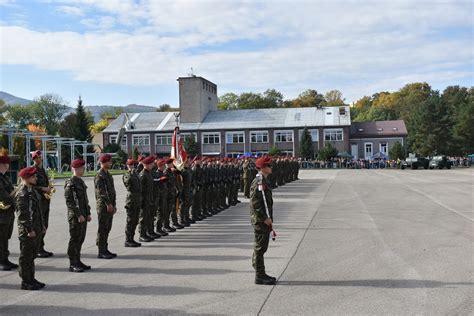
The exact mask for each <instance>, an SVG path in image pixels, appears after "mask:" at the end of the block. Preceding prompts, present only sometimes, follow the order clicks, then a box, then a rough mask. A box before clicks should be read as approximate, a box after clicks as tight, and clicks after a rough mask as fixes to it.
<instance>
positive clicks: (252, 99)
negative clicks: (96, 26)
mask: <svg viewBox="0 0 474 316" xmlns="http://www.w3.org/2000/svg"><path fill="white" fill-rule="evenodd" d="M263 104H265V102H264V99H263V97H262V96H261V95H260V94H258V93H253V92H244V93H242V94H241V95H240V97H239V109H258V108H261V107H262V105H263Z"/></svg>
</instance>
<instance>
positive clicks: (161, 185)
mask: <svg viewBox="0 0 474 316" xmlns="http://www.w3.org/2000/svg"><path fill="white" fill-rule="evenodd" d="M152 175H153V180H154V183H153V191H154V194H153V195H154V197H155V210H156V212H155V215H156V231H157V233H158V234H160V235H163V236H164V235H166V234H165V233H164V231H163V223H164V221H165V216H166V214H167V210H166V209H167V207H168V206H167V205H168V204H167V202H168V196H167V195H168V188H167V184H166V182H165V181H161V180H160V178H162V177H164V176H165V173H164V172H163V171H161V170H160V169H154V170H153V172H152Z"/></svg>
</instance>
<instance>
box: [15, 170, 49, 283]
mask: <svg viewBox="0 0 474 316" xmlns="http://www.w3.org/2000/svg"><path fill="white" fill-rule="evenodd" d="M36 171H37V169H36V168H34V167H29V168H24V169H22V170H20V172H19V174H18V175H19V176H20V177H21V180H22V183H21V185H20V187H19V188H18V190H17V191H16V195H15V200H16V211H17V214H18V238H19V239H20V259H19V264H20V268H19V273H20V277H21V279H22V282H21V289H23V290H40V289H42V288H43V287H44V286H45V284H44V283H42V282H39V281H38V280H36V279H35V258H36V257H37V255H38V250H39V247H40V242H41V236H42V235H43V234H44V233H45V232H46V226H45V225H44V221H43V220H44V217H43V214H42V212H41V201H40V199H41V197H40V195H39V193H38V191H36V189H34V186H35V185H36Z"/></svg>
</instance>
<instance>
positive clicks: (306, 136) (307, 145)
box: [300, 127, 314, 159]
mask: <svg viewBox="0 0 474 316" xmlns="http://www.w3.org/2000/svg"><path fill="white" fill-rule="evenodd" d="M300 156H301V158H304V159H313V157H314V150H313V139H312V138H311V134H310V132H309V130H308V128H307V127H305V128H304V130H303V135H302V137H301V144H300Z"/></svg>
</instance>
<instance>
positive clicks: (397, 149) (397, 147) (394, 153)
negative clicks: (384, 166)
mask: <svg viewBox="0 0 474 316" xmlns="http://www.w3.org/2000/svg"><path fill="white" fill-rule="evenodd" d="M388 155H389V157H390V159H392V160H397V159H400V160H402V159H405V150H404V149H403V146H402V144H400V142H396V143H395V144H393V146H392V148H390V150H389V152H388Z"/></svg>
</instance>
